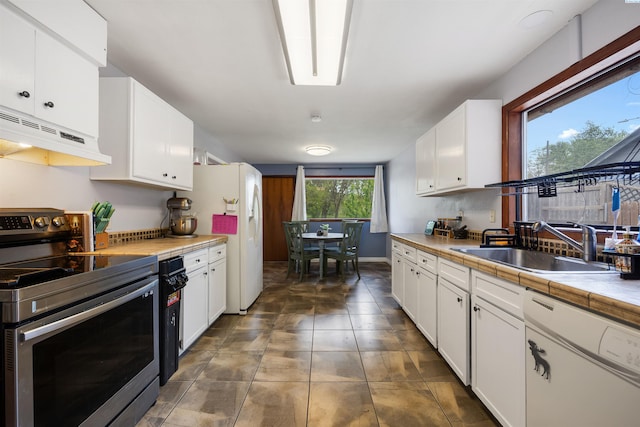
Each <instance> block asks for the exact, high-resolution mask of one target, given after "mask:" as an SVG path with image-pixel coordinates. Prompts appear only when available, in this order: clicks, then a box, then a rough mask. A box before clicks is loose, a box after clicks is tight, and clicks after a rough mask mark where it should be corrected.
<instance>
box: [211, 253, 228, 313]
mask: <svg viewBox="0 0 640 427" xmlns="http://www.w3.org/2000/svg"><path fill="white" fill-rule="evenodd" d="M226 254H227V245H226V244H223V245H218V246H212V247H210V248H209V307H208V310H207V311H208V325H211V324H212V323H213V322H215V321H216V319H218V317H220V315H221V314H222V313H224V311H225V310H226V309H227V256H226Z"/></svg>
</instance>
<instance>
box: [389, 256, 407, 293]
mask: <svg viewBox="0 0 640 427" xmlns="http://www.w3.org/2000/svg"><path fill="white" fill-rule="evenodd" d="M402 268H403V267H402V257H401V256H400V255H399V254H397V253H395V252H392V253H391V295H392V296H393V299H395V300H396V302H397V303H398V304H400V305H402V303H403V302H404V283H403V282H404V281H403V279H402V278H403V274H404V272H403V271H402Z"/></svg>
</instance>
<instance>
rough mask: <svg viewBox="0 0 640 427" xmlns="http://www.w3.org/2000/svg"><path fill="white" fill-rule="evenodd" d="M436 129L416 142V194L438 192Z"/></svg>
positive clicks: (432, 129)
mask: <svg viewBox="0 0 640 427" xmlns="http://www.w3.org/2000/svg"><path fill="white" fill-rule="evenodd" d="M435 156H436V128H431V129H430V130H429V131H428V132H427V133H425V134H424V135H422V136H421V137H420V138H419V139H418V141H417V142H416V194H426V193H432V192H434V191H436V157H435Z"/></svg>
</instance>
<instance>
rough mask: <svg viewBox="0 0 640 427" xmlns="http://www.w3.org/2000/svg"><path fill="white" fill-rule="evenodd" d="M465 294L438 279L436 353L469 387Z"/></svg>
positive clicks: (466, 301)
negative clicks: (437, 352) (440, 355)
mask: <svg viewBox="0 0 640 427" xmlns="http://www.w3.org/2000/svg"><path fill="white" fill-rule="evenodd" d="M469 317H470V315H469V294H468V293H466V292H464V291H463V290H462V289H460V288H458V287H456V286H455V285H453V284H451V283H449V282H448V281H447V280H445V279H443V278H442V277H438V351H439V352H440V354H442V357H443V358H444V359H445V360H446V361H447V363H449V366H450V367H451V369H453V371H454V372H455V373H456V375H458V377H460V379H461V380H462V382H463V383H464V385H469V380H470V378H469V377H470V376H469V364H470V363H469V361H470V360H469V359H470V353H469V345H470V344H469V335H470V324H469Z"/></svg>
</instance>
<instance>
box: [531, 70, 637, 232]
mask: <svg viewBox="0 0 640 427" xmlns="http://www.w3.org/2000/svg"><path fill="white" fill-rule="evenodd" d="M639 66H640V61H638V60H635V61H632V62H628V63H625V64H623V65H621V66H619V67H616V68H615V69H612V70H608V71H607V72H606V73H603V75H602V76H599V77H597V78H595V79H591V80H589V81H588V82H587V83H584V84H582V85H580V86H578V87H576V88H574V89H572V90H570V91H568V92H566V93H564V94H562V95H560V96H558V97H556V98H554V99H552V100H550V101H547V102H544V103H543V104H541V105H539V106H536V107H534V108H532V109H530V110H527V111H525V112H524V113H523V114H524V117H526V119H525V122H526V126H525V133H526V134H525V138H524V141H525V142H526V149H525V150H524V152H525V153H526V154H525V155H526V157H525V162H524V166H523V167H524V173H523V175H524V177H526V178H536V177H541V176H547V175H550V174H557V173H561V172H568V171H571V170H574V169H579V168H583V167H585V166H587V165H588V164H589V163H590V162H591V161H593V160H594V159H596V157H598V156H600V155H601V154H602V153H603V152H605V151H606V150H608V149H609V148H611V147H613V146H614V145H616V144H618V143H620V141H622V140H623V139H624V138H625V137H627V136H628V135H629V134H631V133H632V132H634V131H636V130H637V129H640V71H638V69H639ZM585 182H586V184H585V185H584V186H581V187H580V188H578V187H577V185H576V183H571V184H568V185H564V186H563V185H561V184H558V188H557V197H545V198H541V197H538V194H537V191H529V192H528V196H527V197H526V198H525V199H524V203H525V205H526V209H525V218H524V219H538V218H541V219H544V220H546V221H552V222H567V221H574V222H588V223H590V224H611V223H612V219H613V218H612V213H611V205H610V201H611V197H612V196H611V194H612V189H613V187H620V189H621V196H622V199H623V200H624V199H625V198H631V197H633V200H634V201H637V197H635V196H636V195H637V193H638V190H640V188H638V187H637V185H621V184H618V183H615V182H614V183H611V182H609V183H606V182H596V181H595V180H588V181H587V180H585ZM636 184H637V183H636ZM625 196H626V197H625ZM625 209H626V208H625V207H623V210H625ZM636 211H637V208H636ZM638 213H640V212H635V214H634V215H633V223H632V224H626V225H636V223H637V216H638ZM624 216H626V217H627V218H626V219H627V221H629V220H630V219H629V217H630V213H629V214H627V215H623V217H624Z"/></svg>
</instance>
